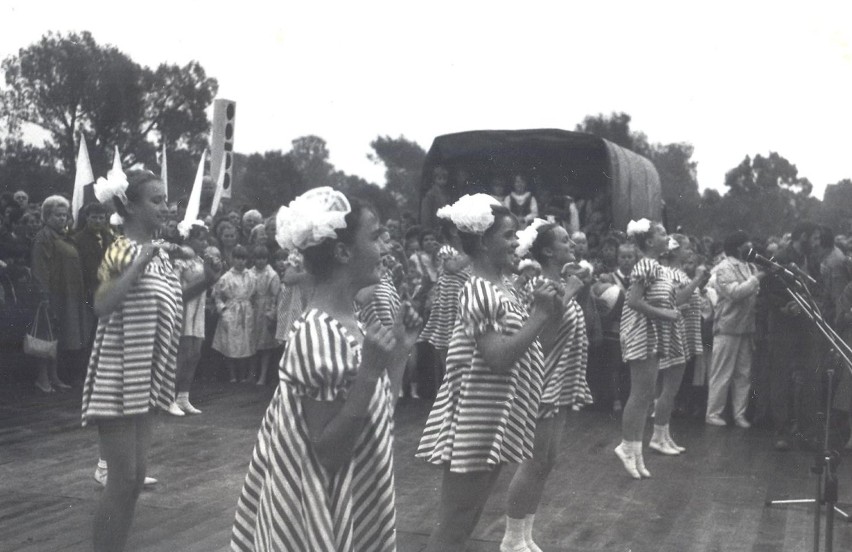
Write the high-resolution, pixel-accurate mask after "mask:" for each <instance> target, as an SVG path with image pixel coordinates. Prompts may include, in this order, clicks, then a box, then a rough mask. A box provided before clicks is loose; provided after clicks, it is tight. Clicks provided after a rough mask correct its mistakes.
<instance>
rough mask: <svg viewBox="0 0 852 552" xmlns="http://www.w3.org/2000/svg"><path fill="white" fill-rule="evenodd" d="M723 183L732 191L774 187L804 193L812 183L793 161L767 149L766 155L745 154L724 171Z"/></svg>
mask: <svg viewBox="0 0 852 552" xmlns="http://www.w3.org/2000/svg"><path fill="white" fill-rule="evenodd" d="M725 185H726V186H728V188H730V190H731V192H733V193H734V194H740V193H756V192H759V191H774V190H776V189H778V188H783V189H785V190H789V191H791V192H793V193H794V194H797V195H800V196H802V197H807V196H809V195H810V194H811V190H812V189H813V185H812V184H811V182H810V181H809V180H808V179H807V178H800V177H799V170H798V169H797V168H796V165H794V164H793V163H790V161H788V160H787V159H785V158H784V157H782V156H781V155H778V154H777V153H776V152H774V151H773V152H770V153H769V156H768V157H763V156H762V155H759V154H758V155H756V156H755V157H754V159H751V157H749V156H748V155H746V157H745V159H743V160H742V162H741V163H740V164H739V165H737V166H736V167H734V168H733V169H731V170H730V171H728V172H727V173H726V174H725Z"/></svg>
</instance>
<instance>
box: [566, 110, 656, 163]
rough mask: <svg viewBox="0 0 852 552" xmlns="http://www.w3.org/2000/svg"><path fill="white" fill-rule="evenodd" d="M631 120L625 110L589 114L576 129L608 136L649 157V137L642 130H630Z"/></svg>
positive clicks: (611, 139)
mask: <svg viewBox="0 0 852 552" xmlns="http://www.w3.org/2000/svg"><path fill="white" fill-rule="evenodd" d="M630 120H631V117H630V115H628V114H627V113H623V112H622V113H614V112H613V113H611V114H610V115H609V116H607V115H604V114H603V113H599V114H597V115H588V116H587V117H586V118H585V119H583V122H582V123H580V124H578V125H577V126H576V128H575V129H574V130H576V131H577V132H585V133H587V134H594V135H595V136H600V137H601V138H606V139H607V140H609V141H610V142H612V143H614V144H617V145H619V146H621V147H623V148H627V149H629V150H632V151H634V152H636V153H638V154H640V155H645V156H646V157H647V156H648V153H649V152H650V149H651V148H650V145H649V144H648V137H647V136H645V134H643V133H641V132H633V131H632V130H630Z"/></svg>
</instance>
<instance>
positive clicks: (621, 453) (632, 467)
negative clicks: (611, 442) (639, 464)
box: [615, 443, 642, 479]
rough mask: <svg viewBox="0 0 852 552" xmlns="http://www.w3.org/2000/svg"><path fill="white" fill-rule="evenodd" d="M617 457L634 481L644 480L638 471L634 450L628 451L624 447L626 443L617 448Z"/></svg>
mask: <svg viewBox="0 0 852 552" xmlns="http://www.w3.org/2000/svg"><path fill="white" fill-rule="evenodd" d="M615 455H616V456H618V459H619V460H621V463H622V464H624V469H625V470H627V473H629V474H630V477H632V478H633V479H642V475H641V474H640V473H639V470H637V469H636V455H635V454H634V452H633V451H632V450H628V449H627V448H626V447H625V446H624V443H621V444H619V445H618V446H617V447H615Z"/></svg>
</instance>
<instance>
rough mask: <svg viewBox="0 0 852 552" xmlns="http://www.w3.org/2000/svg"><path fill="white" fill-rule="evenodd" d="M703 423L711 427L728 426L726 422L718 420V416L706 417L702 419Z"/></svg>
mask: <svg viewBox="0 0 852 552" xmlns="http://www.w3.org/2000/svg"><path fill="white" fill-rule="evenodd" d="M704 423H706V424H707V425H711V426H718V427H725V426H726V425H728V422H726V421H725V420H723V419H722V418H720V417H719V416H707V417H706V418H704Z"/></svg>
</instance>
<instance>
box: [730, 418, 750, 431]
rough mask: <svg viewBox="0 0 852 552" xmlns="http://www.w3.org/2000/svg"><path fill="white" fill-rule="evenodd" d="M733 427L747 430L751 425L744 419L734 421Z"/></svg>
mask: <svg viewBox="0 0 852 552" xmlns="http://www.w3.org/2000/svg"><path fill="white" fill-rule="evenodd" d="M734 425H736V426H737V427H739V428H742V429H748V428H750V427H751V424H750V423H749V421H748V420H746V419H745V418H736V419H735V420H734Z"/></svg>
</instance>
